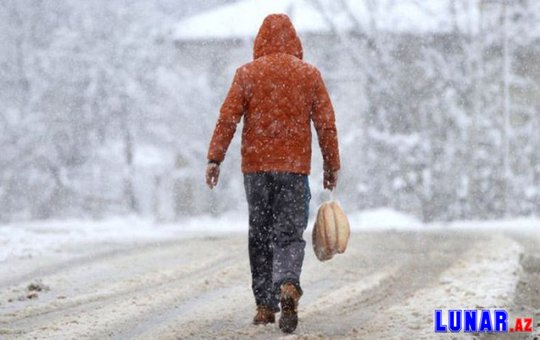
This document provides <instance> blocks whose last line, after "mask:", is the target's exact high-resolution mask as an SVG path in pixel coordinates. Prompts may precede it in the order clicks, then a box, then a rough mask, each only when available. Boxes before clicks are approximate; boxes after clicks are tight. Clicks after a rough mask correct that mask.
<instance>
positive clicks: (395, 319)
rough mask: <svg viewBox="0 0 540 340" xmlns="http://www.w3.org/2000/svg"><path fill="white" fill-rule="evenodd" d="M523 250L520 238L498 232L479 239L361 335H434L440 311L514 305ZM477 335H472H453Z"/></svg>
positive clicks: (459, 335) (379, 316)
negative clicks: (433, 280)
mask: <svg viewBox="0 0 540 340" xmlns="http://www.w3.org/2000/svg"><path fill="white" fill-rule="evenodd" d="M522 251H523V248H522V247H521V246H520V245H519V244H518V243H517V242H515V241H513V240H511V239H510V238H508V237H505V236H502V235H495V236H493V237H491V238H490V239H489V240H487V241H484V240H482V241H478V242H476V243H475V244H474V246H473V247H472V248H471V249H470V250H469V251H468V252H466V253H464V254H462V256H460V257H459V258H458V259H457V261H456V263H455V264H454V265H452V266H451V267H450V268H448V269H447V270H446V271H444V272H443V273H442V274H441V276H440V278H439V281H438V282H437V283H436V284H434V285H432V286H431V287H428V288H424V289H420V290H418V291H417V292H416V293H415V294H414V295H413V296H411V297H409V298H408V299H406V300H404V301H396V304H394V305H393V306H391V307H390V308H388V309H386V310H385V311H384V312H382V313H381V314H380V315H378V316H377V317H375V318H374V319H373V320H371V321H370V322H369V323H368V327H366V328H364V329H363V330H362V331H360V332H359V333H358V334H357V335H358V336H359V337H373V336H375V337H379V338H388V337H392V336H395V334H396V331H399V334H400V337H403V338H416V339H428V338H432V337H433V336H434V333H433V311H434V309H443V310H444V309H449V308H450V309H451V308H458V309H459V308H463V309H481V308H508V307H510V306H511V303H512V299H513V295H514V291H515V288H516V284H517V280H518V272H519V257H520V254H521V253H522ZM452 336H453V337H456V338H471V337H472V335H470V334H463V333H462V334H452Z"/></svg>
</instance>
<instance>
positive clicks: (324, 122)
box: [312, 71, 340, 171]
mask: <svg viewBox="0 0 540 340" xmlns="http://www.w3.org/2000/svg"><path fill="white" fill-rule="evenodd" d="M315 74H316V80H315V89H314V98H313V107H312V120H313V124H314V125H315V130H316V131H317V137H318V139H319V146H320V147H321V152H322V156H323V160H324V170H330V171H337V170H339V168H340V160H339V149H338V140H337V129H336V118H335V115H334V108H333V107H332V102H331V101H330V96H329V95H328V91H327V90H326V86H325V85H324V81H323V79H322V77H321V74H320V72H319V71H316V72H315Z"/></svg>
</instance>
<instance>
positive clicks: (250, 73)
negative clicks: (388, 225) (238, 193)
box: [206, 14, 340, 333]
mask: <svg viewBox="0 0 540 340" xmlns="http://www.w3.org/2000/svg"><path fill="white" fill-rule="evenodd" d="M302 53H303V51H302V45H301V43H300V40H299V38H298V36H297V34H296V31H295V29H294V27H293V25H292V23H291V21H290V19H289V17H288V16H286V15H284V14H272V15H269V16H267V17H266V19H265V20H264V22H263V24H262V26H261V28H260V29H259V33H258V35H257V37H256V39H255V46H254V49H253V59H254V60H253V61H252V62H250V63H248V64H245V65H243V66H241V67H240V68H238V69H237V70H236V74H235V76H234V80H233V82H232V85H231V87H230V89H229V92H228V94H227V97H226V98H225V101H224V103H223V105H222V107H221V110H220V115H219V118H218V121H217V124H216V127H215V130H214V133H213V136H212V140H211V142H210V147H209V150H208V167H207V170H206V182H207V184H208V186H209V187H210V188H213V187H214V186H215V185H216V184H217V181H218V178H219V165H220V163H221V162H222V161H223V159H224V158H225V153H226V151H227V148H228V147H229V144H230V142H231V139H232V138H233V135H234V133H235V131H236V125H237V124H238V123H239V121H240V119H241V118H242V117H243V118H244V127H243V131H242V172H243V173H244V187H245V191H246V197H247V201H248V206H249V259H250V266H251V275H252V289H253V294H254V296H255V302H256V304H257V314H256V315H255V317H254V319H253V322H254V323H255V324H268V323H274V322H275V316H274V314H275V313H276V312H278V311H279V305H281V316H280V320H279V327H280V329H281V330H282V331H283V332H286V333H291V332H293V331H294V330H295V329H296V326H297V324H298V301H299V300H300V297H301V296H302V289H301V287H300V272H301V269H302V263H303V261H304V248H305V245H306V242H305V241H304V239H303V236H302V235H303V232H304V230H305V229H306V227H307V221H308V209H309V200H310V198H311V194H310V189H309V184H308V175H309V173H310V168H311V125H310V124H311V121H313V124H314V126H315V129H316V131H317V135H318V139H319V146H320V148H321V151H322V155H323V160H324V188H325V189H329V190H332V189H334V187H335V186H336V182H337V171H338V170H339V168H340V160H339V151H338V141H337V132H336V125H335V117H334V110H333V108H332V103H331V101H330V98H329V96H328V93H327V90H326V87H325V85H324V82H323V80H322V77H321V75H320V73H319V71H318V70H317V69H316V68H315V67H314V66H311V65H309V64H308V63H306V62H304V61H302Z"/></svg>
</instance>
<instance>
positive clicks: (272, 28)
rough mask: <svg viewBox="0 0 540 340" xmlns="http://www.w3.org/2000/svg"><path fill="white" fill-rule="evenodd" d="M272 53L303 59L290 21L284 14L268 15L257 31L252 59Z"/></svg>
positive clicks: (299, 43)
mask: <svg viewBox="0 0 540 340" xmlns="http://www.w3.org/2000/svg"><path fill="white" fill-rule="evenodd" d="M273 53H287V54H290V55H293V56H295V57H297V58H299V59H302V57H303V50H302V43H301V42H300V39H299V38H298V35H297V34H296V30H295V29H294V26H293V24H292V22H291V19H289V17H288V16H287V15H285V14H270V15H269V16H267V17H266V18H265V19H264V21H263V23H262V25H261V28H260V29H259V33H258V34H257V37H256V38H255V44H254V46H253V59H257V58H260V57H263V56H265V55H269V54H273Z"/></svg>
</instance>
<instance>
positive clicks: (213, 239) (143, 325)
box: [0, 230, 540, 339]
mask: <svg viewBox="0 0 540 340" xmlns="http://www.w3.org/2000/svg"><path fill="white" fill-rule="evenodd" d="M306 239H308V240H309V239H310V237H309V236H308V235H307V234H306ZM539 250H540V236H539V235H538V234H534V233H527V234H520V233H514V234H512V233H508V232H506V233H499V232H498V233H491V234H490V233H483V234H479V233H472V232H468V233H466V234H465V233H460V232H455V231H454V232H444V231H424V232H418V231H390V230H386V231H379V232H375V231H370V232H367V231H365V232H356V233H354V234H353V236H352V238H351V242H350V246H349V249H348V250H347V252H346V254H344V255H340V256H336V257H335V258H334V259H332V260H331V261H329V262H326V263H321V262H318V261H317V260H316V258H315V256H314V254H313V252H312V250H311V244H309V243H308V247H307V253H306V262H305V266H304V271H303V282H302V283H303V287H304V290H305V294H304V297H303V298H302V300H301V305H300V309H299V312H300V324H299V327H298V329H297V331H296V332H295V334H294V335H292V336H289V337H292V338H294V337H307V338H316V337H321V338H329V337H335V338H372V339H381V338H433V337H434V336H435V334H434V333H433V310H434V309H436V308H443V309H444V308H494V307H497V308H507V309H509V310H511V311H515V312H516V313H517V314H516V315H515V316H534V317H535V318H536V320H535V323H538V320H539V319H540V294H539V292H540V290H539V289H540V273H539V271H540V260H539V259H540V257H538V253H537V252H538V251H539ZM73 251H75V249H73ZM79 253H80V254H84V255H83V256H76V257H69V258H66V257H54V256H48V257H36V258H33V259H31V260H28V259H26V260H25V259H13V260H11V261H8V262H4V263H3V264H2V266H1V267H0V274H1V276H0V338H7V339H12V338H13V339H15V338H17V339H19V338H39V339H61V338H62V339H63V338H93V339H103V338H109V337H112V338H122V339H123V338H140V339H157V338H160V339H161V338H162V339H176V338H188V337H201V338H208V337H216V338H242V337H246V338H261V339H266V338H279V337H282V336H283V335H282V333H281V332H280V331H279V329H278V328H277V326H274V325H272V326H253V325H251V324H250V322H251V318H252V316H253V314H254V311H255V308H254V307H255V306H254V303H253V300H252V295H251V291H250V275H249V265H248V258H247V242H246V237H245V235H244V234H240V233H231V234H228V235H216V236H205V237H198V238H184V239H177V240H170V241H165V242H161V243H155V241H154V243H124V244H111V243H106V244H105V243H103V244H99V245H97V244H94V245H93V246H90V245H87V246H86V247H85V248H84V249H83V248H81V249H79ZM36 280H41V283H43V284H44V285H46V286H48V288H49V289H44V290H43V291H40V292H37V295H38V297H37V298H34V299H27V298H24V296H25V295H27V294H28V290H27V286H28V284H30V283H32V282H36ZM19 299H20V300H19ZM512 315H513V314H511V317H512ZM538 329H540V327H538V326H537V327H536V331H537V330H538ZM472 336H474V335H472Z"/></svg>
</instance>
